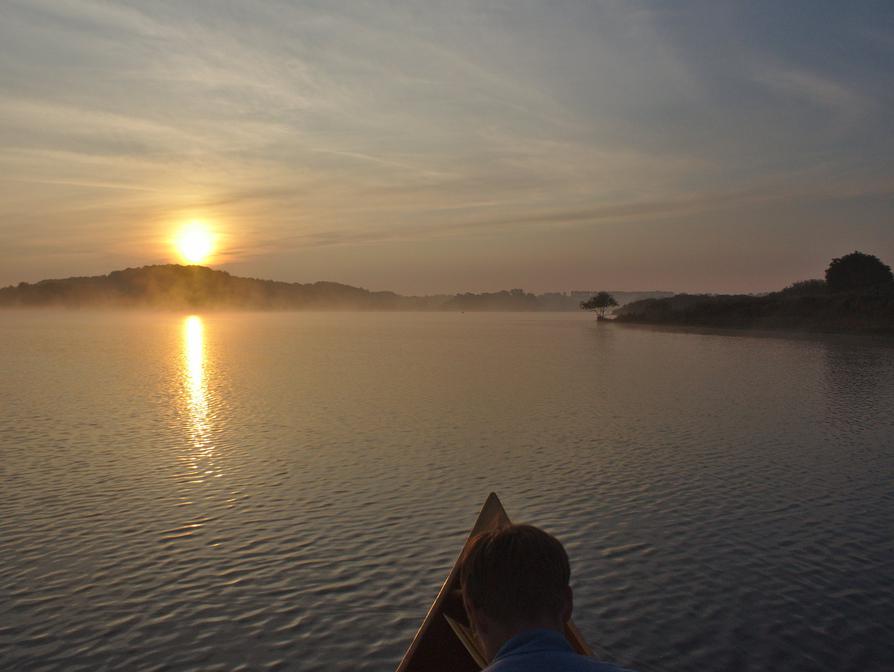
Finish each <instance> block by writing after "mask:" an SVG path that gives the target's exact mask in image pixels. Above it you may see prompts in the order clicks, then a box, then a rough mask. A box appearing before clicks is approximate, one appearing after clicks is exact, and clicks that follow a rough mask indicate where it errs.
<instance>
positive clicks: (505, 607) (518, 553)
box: [460, 525, 572, 658]
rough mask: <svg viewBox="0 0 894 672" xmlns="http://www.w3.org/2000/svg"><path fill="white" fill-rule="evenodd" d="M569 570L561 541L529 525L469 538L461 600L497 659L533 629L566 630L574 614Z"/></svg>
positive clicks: (461, 572) (489, 650)
mask: <svg viewBox="0 0 894 672" xmlns="http://www.w3.org/2000/svg"><path fill="white" fill-rule="evenodd" d="M570 577H571V568H570V565H569V562H568V554H567V553H566V552H565V549H564V548H563V547H562V544H561V543H559V541H558V540H557V539H556V538H555V537H553V536H551V535H549V534H547V533H546V532H544V531H543V530H541V529H539V528H536V527H533V526H531V525H508V526H506V527H503V528H500V529H497V530H492V531H488V532H483V533H481V534H479V535H477V536H476V537H475V538H474V539H472V541H471V542H470V544H469V546H468V547H467V548H466V551H465V553H464V554H463V558H462V561H461V563H460V580H461V582H462V593H463V603H464V604H465V607H466V613H467V614H468V616H469V620H470V621H471V623H472V626H473V627H474V629H475V631H476V632H477V633H478V636H479V638H480V639H481V641H482V643H483V644H484V646H485V649H486V650H487V654H488V656H489V657H491V658H492V657H493V656H494V655H495V654H496V652H497V650H498V649H499V647H500V646H501V645H502V644H503V642H505V641H506V640H507V639H509V638H511V637H513V636H514V635H516V634H518V633H519V632H522V631H524V630H528V629H531V628H550V629H553V630H558V631H560V632H561V631H562V630H563V628H564V626H565V623H567V622H568V620H569V619H570V618H571V609H572V595H571V588H570V587H569V580H570Z"/></svg>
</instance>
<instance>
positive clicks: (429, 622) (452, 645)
mask: <svg viewBox="0 0 894 672" xmlns="http://www.w3.org/2000/svg"><path fill="white" fill-rule="evenodd" d="M509 522H510V520H509V516H507V515H506V511H505V510H504V509H503V505H502V504H501V503H500V499H499V498H498V497H497V495H496V493H494V492H492V493H490V496H488V498H487V501H486V502H485V503H484V506H483V507H482V508H481V513H479V514H478V520H476V521H475V525H474V526H473V527H472V531H471V532H470V533H469V537H468V539H466V543H465V544H464V545H463V548H462V550H461V551H460V554H459V557H458V558H457V561H456V562H454V563H453V568H452V569H451V570H450V573H449V574H448V575H447V579H446V580H445V581H444V585H443V586H441V590H440V592H439V593H438V596H437V597H436V598H435V601H434V602H433V603H432V605H431V608H430V609H429V610H428V614H427V615H426V616H425V619H424V620H423V621H422V625H420V626H419V630H418V631H417V632H416V636H415V637H413V641H412V642H411V643H410V647H409V648H408V649H407V652H406V653H405V654H404V657H403V660H401V661H400V665H398V666H397V672H442V671H443V672H478V671H479V670H482V669H484V668H485V667H486V666H487V662H486V660H485V658H484V653H483V649H482V647H481V645H480V643H479V642H478V640H477V638H476V637H475V633H474V632H473V631H472V629H471V626H470V625H469V620H468V618H467V617H466V610H465V608H464V607H463V602H462V593H461V591H460V583H459V567H458V564H459V558H461V557H462V552H463V551H465V549H466V546H468V544H469V541H471V539H472V538H473V537H474V536H475V535H477V534H478V533H479V532H484V531H485V530H491V529H495V528H499V527H502V526H503V525H508V524H509ZM565 637H566V638H567V639H568V642H569V643H570V644H571V646H572V647H574V649H575V651H577V652H578V653H581V654H583V655H586V656H592V655H593V651H592V649H591V648H590V647H589V646H588V645H587V643H586V642H585V641H584V638H583V636H582V635H581V634H580V631H579V630H578V629H577V627H576V626H575V625H574V623H573V622H572V621H569V622H568V624H567V625H566V626H565Z"/></svg>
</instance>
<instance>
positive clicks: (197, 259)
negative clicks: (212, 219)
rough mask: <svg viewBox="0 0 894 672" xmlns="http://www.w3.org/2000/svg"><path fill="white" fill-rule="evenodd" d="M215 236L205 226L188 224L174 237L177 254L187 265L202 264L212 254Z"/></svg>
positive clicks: (194, 223)
mask: <svg viewBox="0 0 894 672" xmlns="http://www.w3.org/2000/svg"><path fill="white" fill-rule="evenodd" d="M214 242H215V236H214V233H213V232H212V231H211V229H209V228H208V225H207V224H204V223H203V222H190V223H189V224H187V225H186V226H184V227H183V228H182V229H180V231H179V232H177V235H176V236H175V237H174V247H175V248H176V249H177V254H179V255H180V258H181V259H182V260H183V261H185V262H186V263H187V264H204V263H206V262H207V261H208V259H210V258H211V254H212V253H213V252H214Z"/></svg>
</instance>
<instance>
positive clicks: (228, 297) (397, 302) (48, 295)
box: [0, 264, 673, 312]
mask: <svg viewBox="0 0 894 672" xmlns="http://www.w3.org/2000/svg"><path fill="white" fill-rule="evenodd" d="M590 294H591V293H590V292H584V291H571V292H547V293H544V294H532V293H529V292H525V291H524V290H523V289H511V290H504V291H500V292H483V293H478V294H473V293H468V292H467V293H461V294H439V295H428V296H403V295H400V294H397V293H395V292H390V291H370V290H367V289H363V288H361V287H352V286H351V285H345V284H341V283H338V282H314V283H306V284H302V283H297V282H294V283H291V282H281V281H276V280H262V279H258V278H242V277H237V276H234V275H230V274H229V273H227V272H226V271H218V270H214V269H211V268H207V267H205V266H180V265H177V264H167V265H158V266H143V267H141V268H127V269H124V270H120V271H112V272H111V273H109V274H108V275H97V276H89V277H75V278H64V279H51V280H41V281H40V282H36V283H27V282H21V283H19V284H18V285H11V286H9V287H3V288H0V308H94V309H114V310H119V309H155V310H206V311H207V310H227V311H234V310H235V311H296V310H297V311H301V310H360V311H385V312H394V311H454V312H571V311H578V310H579V309H580V302H581V301H582V300H583V299H585V298H589V296H590ZM615 294H616V296H617V297H618V300H619V302H620V303H622V304H624V303H628V302H631V301H638V300H642V299H644V298H662V297H670V296H673V293H672V292H661V291H643V292H616V293H615Z"/></svg>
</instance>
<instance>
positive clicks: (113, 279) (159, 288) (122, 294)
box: [0, 252, 894, 334]
mask: <svg viewBox="0 0 894 672" xmlns="http://www.w3.org/2000/svg"><path fill="white" fill-rule="evenodd" d="M47 307H65V308H150V309H159V310H383V311H396V310H436V311H455V312H467V311H468V312H473V311H479V312H483V311H572V310H580V309H584V310H591V311H594V312H595V313H596V315H597V319H599V320H606V319H609V318H608V315H609V314H612V316H613V318H614V321H617V322H621V323H624V322H626V323H641V324H658V325H662V324H665V325H675V326H683V327H686V326H693V327H711V328H733V329H789V330H802V331H818V332H864V333H886V334H894V275H892V273H891V269H890V267H889V266H888V265H887V264H885V263H883V262H882V261H881V260H880V259H878V258H877V257H875V256H873V255H871V254H864V253H862V252H853V253H851V254H847V255H845V256H843V257H840V258H836V259H833V260H832V261H831V262H830V263H829V266H828V268H827V269H826V272H825V276H824V277H823V278H816V279H808V280H801V281H799V282H795V283H793V284H791V285H789V286H788V287H786V288H785V289H781V290H779V291H777V292H771V293H769V294H760V295H756V294H673V293H671V292H659V291H646V292H607V291H583V290H582V291H570V292H552V293H544V294H532V293H529V292H526V291H524V290H523V289H511V290H504V291H500V292H484V293H478V294H473V293H464V294H442V295H429V296H402V295H400V294H396V293H394V292H388V291H369V290H367V289H363V288H360V287H352V286H350V285H345V284H341V283H337V282H314V283H306V284H302V283H297V282H296V283H289V282H278V281H274V280H261V279H257V278H240V277H237V276H233V275H230V274H229V273H227V272H225V271H219V270H214V269H211V268H207V267H204V266H180V265H176V264H168V265H160V266H144V267H142V268H128V269H125V270H121V271H113V272H111V273H109V274H108V275H99V276H91V277H79V278H66V279H60V280H42V281H40V282H36V283H27V282H21V283H19V284H18V285H12V286H9V287H4V288H0V308H47Z"/></svg>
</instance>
